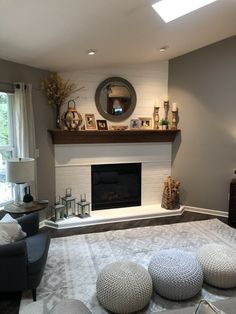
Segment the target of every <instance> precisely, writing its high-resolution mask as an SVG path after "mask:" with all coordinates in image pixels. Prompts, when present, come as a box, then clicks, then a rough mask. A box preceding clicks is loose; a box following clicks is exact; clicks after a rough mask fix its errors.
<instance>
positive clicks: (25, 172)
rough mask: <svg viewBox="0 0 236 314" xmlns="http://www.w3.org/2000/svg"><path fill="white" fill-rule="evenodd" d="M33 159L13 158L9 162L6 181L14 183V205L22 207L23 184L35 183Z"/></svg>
mask: <svg viewBox="0 0 236 314" xmlns="http://www.w3.org/2000/svg"><path fill="white" fill-rule="evenodd" d="M34 162H35V160H34V159H33V158H12V159H9V160H8V161H7V176H6V181H7V182H11V183H14V184H15V186H14V204H15V205H17V206H20V205H22V199H21V184H25V183H29V182H32V181H34V176H35V174H34V172H35V171H34Z"/></svg>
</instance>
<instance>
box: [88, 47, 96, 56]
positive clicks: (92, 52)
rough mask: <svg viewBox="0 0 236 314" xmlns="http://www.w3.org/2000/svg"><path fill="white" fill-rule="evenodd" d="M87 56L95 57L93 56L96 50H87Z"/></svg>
mask: <svg viewBox="0 0 236 314" xmlns="http://www.w3.org/2000/svg"><path fill="white" fill-rule="evenodd" d="M87 54H88V55H89V56H93V55H95V54H96V49H89V50H88V51H87Z"/></svg>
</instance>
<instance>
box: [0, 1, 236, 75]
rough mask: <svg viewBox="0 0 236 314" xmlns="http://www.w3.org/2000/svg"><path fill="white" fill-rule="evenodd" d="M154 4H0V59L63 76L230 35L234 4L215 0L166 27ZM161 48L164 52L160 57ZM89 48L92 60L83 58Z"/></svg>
mask: <svg viewBox="0 0 236 314" xmlns="http://www.w3.org/2000/svg"><path fill="white" fill-rule="evenodd" d="M176 1H177V0H176ZM190 1H191V0H190ZM154 2H156V1H155V0H21V1H19V0H10V1H9V0H0V11H1V18H0V58H2V59H6V60H11V61H15V62H19V63H23V64H27V65H31V66H35V67H38V68H42V69H48V70H54V71H67V70H72V69H81V68H83V69H84V68H90V67H101V66H112V65H120V64H131V63H140V62H142V63H143V62H151V61H158V60H167V59H171V58H173V57H176V56H179V55H182V54H184V53H187V52H190V51H192V50H195V49H197V48H200V47H203V46H206V45H208V44H211V43H214V42H216V41H219V40H221V39H224V38H227V37H230V36H232V35H235V34H236V0H218V1H216V2H215V3H213V4H210V5H208V6H206V7H204V8H202V9H200V10H198V11H196V12H193V13H190V14H188V15H186V16H184V17H182V18H180V19H178V20H175V21H172V22H170V23H168V24H165V23H164V21H162V20H161V18H160V17H159V16H158V15H157V14H156V13H155V11H154V10H153V8H152V7H151V4H153V3H154ZM161 46H169V49H168V50H167V51H166V52H165V53H160V52H159V48H160V47H161ZM90 48H95V49H97V54H96V55H95V56H88V55H87V54H86V51H87V50H88V49H90Z"/></svg>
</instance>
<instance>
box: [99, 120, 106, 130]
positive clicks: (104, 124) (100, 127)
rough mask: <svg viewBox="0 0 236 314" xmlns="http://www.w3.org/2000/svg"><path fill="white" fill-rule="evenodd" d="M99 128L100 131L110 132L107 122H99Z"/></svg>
mask: <svg viewBox="0 0 236 314" xmlns="http://www.w3.org/2000/svg"><path fill="white" fill-rule="evenodd" d="M97 127H98V130H100V131H104V130H105V131H106V130H108V126H107V120H97Z"/></svg>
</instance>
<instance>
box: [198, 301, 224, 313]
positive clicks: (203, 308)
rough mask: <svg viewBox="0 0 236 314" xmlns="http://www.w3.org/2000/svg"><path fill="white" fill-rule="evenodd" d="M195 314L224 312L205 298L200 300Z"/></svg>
mask: <svg viewBox="0 0 236 314" xmlns="http://www.w3.org/2000/svg"><path fill="white" fill-rule="evenodd" d="M194 313H195V314H226V313H225V312H223V311H221V310H219V309H218V308H217V307H216V306H215V305H213V304H212V303H210V302H208V301H207V300H201V301H200V302H199V304H198V306H197V309H196V311H195V312H194Z"/></svg>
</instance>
